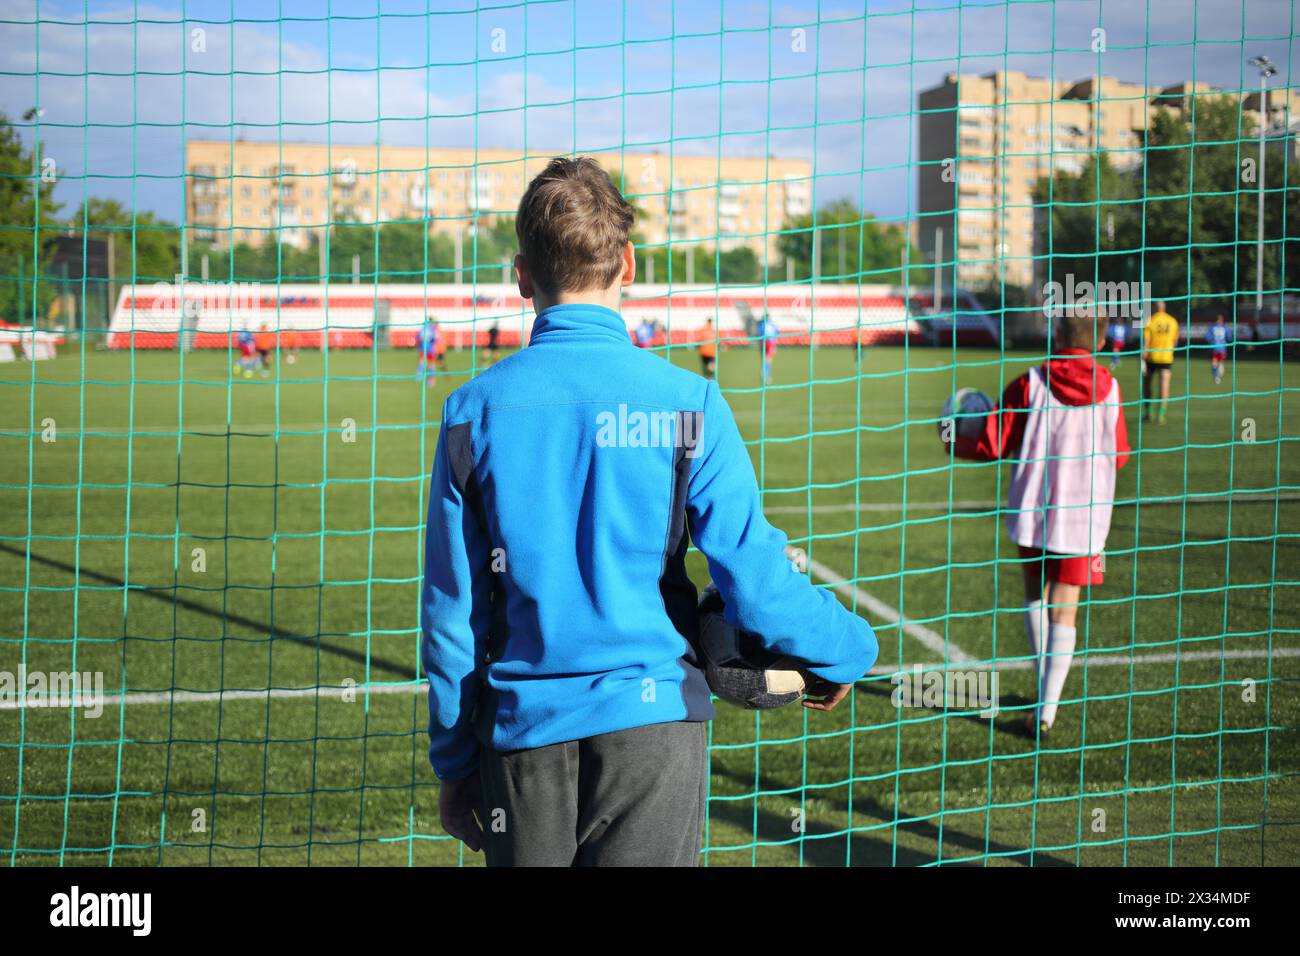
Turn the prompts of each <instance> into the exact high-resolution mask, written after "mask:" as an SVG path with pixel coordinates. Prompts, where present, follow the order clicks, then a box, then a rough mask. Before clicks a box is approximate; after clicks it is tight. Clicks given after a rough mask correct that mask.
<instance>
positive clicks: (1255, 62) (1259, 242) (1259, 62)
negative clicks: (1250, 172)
mask: <svg viewBox="0 0 1300 956" xmlns="http://www.w3.org/2000/svg"><path fill="white" fill-rule="evenodd" d="M1250 65H1251V66H1253V67H1255V68H1256V69H1258V70H1259V181H1258V189H1256V191H1255V192H1256V196H1257V204H1256V211H1257V215H1256V223H1255V322H1256V324H1258V323H1259V320H1260V316H1262V315H1263V314H1264V157H1265V146H1266V136H1267V133H1268V78H1269V77H1270V76H1272V75H1273V74H1274V73H1276V72H1277V68H1276V67H1275V66H1273V61H1272V60H1270V59H1269V58H1268V57H1267V56H1264V55H1262V54H1261V55H1260V56H1256V57H1251V60H1250Z"/></svg>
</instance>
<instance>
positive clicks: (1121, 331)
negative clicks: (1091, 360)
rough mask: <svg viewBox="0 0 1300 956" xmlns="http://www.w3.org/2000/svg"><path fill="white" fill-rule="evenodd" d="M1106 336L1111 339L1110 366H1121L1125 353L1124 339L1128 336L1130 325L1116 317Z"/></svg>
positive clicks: (1112, 368)
mask: <svg viewBox="0 0 1300 956" xmlns="http://www.w3.org/2000/svg"><path fill="white" fill-rule="evenodd" d="M1106 338H1107V339H1108V340H1109V341H1110V367H1111V370H1112V371H1113V370H1114V369H1117V368H1119V360H1120V358H1121V357H1122V356H1123V354H1124V340H1125V339H1126V338H1128V326H1127V325H1125V324H1124V321H1123V320H1122V319H1115V320H1114V321H1113V322H1111V324H1110V327H1109V328H1107V329H1106Z"/></svg>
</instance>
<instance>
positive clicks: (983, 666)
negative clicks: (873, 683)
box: [870, 647, 1300, 676]
mask: <svg viewBox="0 0 1300 956" xmlns="http://www.w3.org/2000/svg"><path fill="white" fill-rule="evenodd" d="M1074 657H1075V663H1079V662H1083V664H1084V666H1085V668H1086V667H1123V666H1125V665H1128V664H1130V663H1132V664H1175V663H1180V662H1182V663H1186V662H1189V661H1217V660H1229V661H1237V660H1254V659H1257V658H1269V657H1272V658H1274V659H1276V658H1280V657H1300V647H1275V648H1273V650H1272V651H1271V652H1270V651H1266V650H1238V651H1229V650H1223V651H1182V652H1181V653H1176V652H1170V653H1165V654H1098V653H1096V652H1092V653H1087V654H1085V653H1084V652H1082V651H1075V652H1074ZM944 666H945V665H944V663H943V661H931V662H930V663H928V664H926V663H922V664H904V665H901V666H898V665H890V664H886V665H882V666H879V667H873V668H871V671H870V673H871V674H872V675H875V676H881V675H892V674H900V673H906V672H907V671H910V670H912V669H913V668H915V667H920V668H921V669H922V670H943V669H944ZM1033 666H1034V662H1033V661H1031V660H1029V659H1028V658H1027V657H1025V658H1015V659H1012V660H999V661H995V662H994V663H993V664H992V665H990V664H989V662H988V661H980V662H979V663H977V664H974V665H973V666H972V667H970V668H968V669H969V670H995V671H1027V670H1031V669H1032V668H1033ZM947 667H948V669H949V670H952V669H953V668H952V662H951V661H950V662H949V663H948V665H947Z"/></svg>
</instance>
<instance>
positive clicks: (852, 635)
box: [421, 157, 877, 866]
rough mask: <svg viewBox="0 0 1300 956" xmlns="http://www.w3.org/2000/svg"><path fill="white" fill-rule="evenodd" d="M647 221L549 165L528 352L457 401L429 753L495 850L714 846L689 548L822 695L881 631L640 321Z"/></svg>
mask: <svg viewBox="0 0 1300 956" xmlns="http://www.w3.org/2000/svg"><path fill="white" fill-rule="evenodd" d="M632 219H633V210H632V207H631V206H630V205H629V204H628V203H627V202H626V201H625V200H624V199H623V197H622V196H621V195H620V194H619V192H618V190H617V189H616V188H615V187H614V185H613V183H612V182H610V179H609V176H608V175H607V174H606V173H605V172H604V170H602V169H601V167H600V166H599V165H598V164H597V163H596V162H594V161H593V160H591V159H589V158H585V157H584V158H580V159H562V158H561V159H554V160H552V161H551V162H550V164H549V165H548V166H547V167H546V169H545V170H544V171H543V172H541V173H540V174H539V175H538V176H537V177H536V178H535V179H534V180H533V181H532V183H531V184H530V185H529V186H528V189H527V191H526V192H525V193H524V196H523V199H522V200H521V202H520V204H519V211H518V216H517V218H516V221H515V230H516V233H517V235H518V240H519V249H520V252H519V254H518V255H517V256H516V257H515V270H516V275H517V278H518V282H519V292H520V295H521V296H522V297H523V298H524V299H531V300H532V303H533V308H534V310H535V311H536V313H537V317H536V320H535V322H534V324H533V330H532V337H531V339H530V341H529V343H528V347H527V348H525V349H521V350H520V351H519V352H516V353H514V354H513V355H510V356H509V357H507V358H504V359H502V360H501V361H500V362H498V363H497V364H495V365H493V366H492V367H491V368H489V369H487V370H486V371H484V372H483V373H482V374H481V375H479V376H478V377H476V378H474V379H471V380H470V381H468V382H466V383H465V384H463V385H461V386H460V387H459V388H457V389H456V390H455V391H454V392H453V393H452V394H451V395H450V396H449V397H448V398H447V400H446V402H445V403H444V406H443V411H442V430H441V433H440V435H439V438H438V446H437V450H436V452H435V455H434V462H433V475H432V481H431V488H430V495H429V515H428V523H427V529H426V539H425V570H424V585H423V590H422V594H421V605H422V607H421V624H422V631H423V640H422V657H423V661H424V667H425V671H426V673H427V674H428V678H429V711H430V721H429V737H430V741H429V743H430V746H429V755H430V759H431V762H432V764H433V769H434V771H435V773H436V774H437V776H438V778H439V779H440V780H441V781H442V783H441V794H440V809H441V818H442V824H443V826H444V828H445V829H446V830H447V832H448V833H449V834H451V835H452V836H454V837H456V838H457V839H460V840H462V841H463V842H464V843H465V845H466V846H467V847H469V848H470V849H471V850H475V851H476V850H478V849H479V847H480V846H482V847H483V848H484V850H485V853H486V857H487V862H488V864H489V865H494V866H495V865H558V866H570V865H682V866H691V865H694V864H695V863H696V861H697V857H698V855H699V850H700V837H701V832H700V831H701V826H702V824H703V821H704V814H705V786H706V781H707V774H708V766H707V746H706V730H707V723H706V722H707V721H708V720H710V719H711V718H712V716H713V705H712V703H711V700H710V695H709V690H708V686H707V684H706V682H705V679H704V675H703V673H702V671H701V669H700V668H699V666H698V664H697V662H696V658H695V654H694V651H693V650H692V646H691V643H690V641H691V640H693V638H694V637H695V635H696V632H697V629H698V613H697V607H696V600H697V598H696V589H695V585H694V584H693V583H692V582H691V580H690V579H689V578H688V577H687V575H686V566H685V559H686V550H687V544H688V541H693V542H694V543H695V545H696V546H697V547H698V548H699V549H700V551H702V552H703V553H704V555H705V557H706V558H707V559H708V564H709V570H710V574H711V576H712V579H713V582H714V583H715V584H716V585H717V587H718V589H719V591H721V593H722V596H723V598H724V599H725V601H726V617H727V620H728V621H729V622H730V623H732V624H733V625H735V626H738V627H742V628H744V629H746V630H749V631H753V632H754V633H755V634H758V635H761V637H762V639H763V641H764V643H765V644H766V645H767V646H768V647H769V648H770V649H771V650H773V651H774V652H776V653H779V654H782V655H786V656H789V657H791V658H794V659H796V660H798V661H800V662H801V663H802V664H803V666H804V668H805V669H806V671H807V672H808V674H809V675H810V676H811V677H812V685H811V686H810V688H809V698H808V699H806V700H805V701H804V706H806V707H809V708H811V709H814V710H830V709H831V708H833V707H834V706H835V705H836V704H838V703H839V702H840V701H841V700H843V699H844V698H845V697H846V696H847V695H848V694H849V692H850V691H851V689H852V686H853V683H854V682H855V681H856V680H857V679H858V678H860V677H861V676H862V675H863V674H865V673H866V672H867V670H868V668H870V666H871V664H872V662H873V661H874V660H875V658H876V653H877V645H876V639H875V635H874V634H873V633H872V630H871V627H870V625H868V624H867V622H866V621H865V620H863V619H862V618H860V617H858V616H857V615H855V614H852V613H850V612H849V611H848V610H846V609H845V608H844V607H843V606H842V605H840V603H839V602H838V601H837V600H836V599H835V598H834V597H833V596H832V595H831V594H830V593H829V592H827V591H825V590H822V589H819V588H816V587H814V586H813V585H812V583H811V582H810V581H809V579H808V578H807V577H806V576H805V575H803V574H800V573H798V572H797V571H796V570H795V568H794V567H793V566H792V564H791V562H790V561H788V560H787V559H786V557H785V553H784V549H785V545H786V536H785V535H784V534H783V533H781V532H780V531H778V530H777V529H775V528H774V527H772V526H771V525H770V524H768V522H767V519H766V518H765V517H764V516H763V509H762V505H761V503H760V500H759V493H758V484H757V482H756V481H755V478H754V469H753V465H752V463H751V461H750V458H749V453H748V451H747V450H746V448H745V444H744V441H743V440H742V439H741V435H740V431H739V430H738V429H737V427H736V422H735V419H734V418H733V417H732V413H731V410H730V409H729V408H728V407H727V403H726V401H725V400H724V399H723V397H722V393H721V392H720V391H719V389H718V386H717V383H716V382H712V381H707V380H705V379H704V378H701V377H700V376H698V375H695V374H693V373H692V372H689V371H686V370H684V369H681V368H678V367H676V366H674V365H672V364H671V363H669V362H664V361H662V360H661V359H660V358H659V357H658V356H656V355H655V354H654V353H653V352H650V351H646V350H643V349H640V348H637V347H636V346H635V345H634V343H633V342H632V341H631V339H630V337H629V336H628V331H627V325H626V324H625V322H624V319H623V317H622V316H621V315H620V314H619V311H618V310H619V305H620V300H621V297H622V289H623V287H624V286H627V285H629V284H630V283H631V282H632V281H633V279H634V278H635V274H636V265H635V259H634V258H633V249H632V244H631V243H630V242H629V241H628V232H629V230H630V229H631V227H632ZM656 416H659V417H656ZM647 420H648V421H649V422H651V423H652V424H651V426H650V428H649V429H648V430H647V429H646V428H645V427H644V423H645V422H646V421H647ZM614 422H616V423H618V425H617V427H614V426H613V425H612V424H611V423H614ZM635 422H641V423H642V425H641V426H638V425H636V424H633V423H635ZM625 426H626V427H625ZM665 432H667V434H665ZM665 438H666V439H667V440H664V439H665Z"/></svg>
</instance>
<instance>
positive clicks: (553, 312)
mask: <svg viewBox="0 0 1300 956" xmlns="http://www.w3.org/2000/svg"><path fill="white" fill-rule="evenodd" d="M575 335H582V336H588V335H591V336H597V337H601V338H609V339H617V340H618V341H620V342H623V343H625V344H627V345H631V344H632V340H631V338H630V337H629V336H628V331H627V323H626V322H624V321H623V316H621V315H619V313H617V312H615V311H614V310H613V309H607V308H605V307H604V306H603V305H590V304H588V303H584V302H567V303H562V304H560V305H553V306H551V307H550V308H549V309H544V310H542V312H540V313H539V314H538V316H537V318H536V319H534V320H533V333H532V336H531V337H530V338H529V340H528V344H529V346H532V345H536V344H538V343H539V342H540V341H551V340H555V341H559V340H562V339H568V338H571V337H573V336H575Z"/></svg>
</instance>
